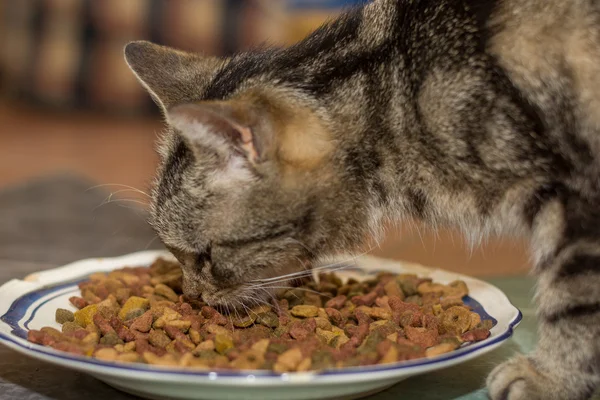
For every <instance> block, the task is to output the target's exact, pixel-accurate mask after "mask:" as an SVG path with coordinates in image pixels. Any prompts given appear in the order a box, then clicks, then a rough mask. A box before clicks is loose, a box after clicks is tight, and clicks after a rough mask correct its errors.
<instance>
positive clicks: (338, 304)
mask: <svg viewBox="0 0 600 400" xmlns="http://www.w3.org/2000/svg"><path fill="white" fill-rule="evenodd" d="M346 300H347V297H346V296H344V295H340V296H336V297H334V298H333V299H331V300H329V301H327V303H325V308H335V309H336V310H339V309H341V308H342V307H344V304H346Z"/></svg>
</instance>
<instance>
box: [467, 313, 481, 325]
mask: <svg viewBox="0 0 600 400" xmlns="http://www.w3.org/2000/svg"><path fill="white" fill-rule="evenodd" d="M480 323H481V317H480V316H479V314H477V313H475V312H472V313H471V325H469V329H475V328H477V326H479V324H480Z"/></svg>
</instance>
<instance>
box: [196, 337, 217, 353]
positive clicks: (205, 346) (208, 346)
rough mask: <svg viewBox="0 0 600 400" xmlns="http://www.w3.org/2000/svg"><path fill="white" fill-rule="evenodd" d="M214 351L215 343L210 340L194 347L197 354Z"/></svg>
mask: <svg viewBox="0 0 600 400" xmlns="http://www.w3.org/2000/svg"><path fill="white" fill-rule="evenodd" d="M214 349H215V342H214V341H212V340H205V341H204V342H202V343H200V344H199V345H198V346H196V351H197V352H198V353H199V352H201V351H212V350H214Z"/></svg>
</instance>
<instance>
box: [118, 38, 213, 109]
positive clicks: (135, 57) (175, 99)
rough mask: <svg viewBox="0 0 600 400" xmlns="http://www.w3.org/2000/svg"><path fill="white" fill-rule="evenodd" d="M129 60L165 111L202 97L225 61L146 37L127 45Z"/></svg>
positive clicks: (127, 58)
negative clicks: (160, 43)
mask: <svg viewBox="0 0 600 400" xmlns="http://www.w3.org/2000/svg"><path fill="white" fill-rule="evenodd" d="M125 60H126V61H127V65H129V68H131V70H132V71H133V72H134V73H135V75H136V77H137V78H138V80H139V81H140V82H141V83H142V85H143V86H144V87H145V88H146V90H148V92H149V93H150V95H151V96H152V98H153V100H154V101H155V102H156V104H158V106H159V107H161V109H162V111H163V113H164V112H166V110H167V109H168V108H169V107H171V106H173V105H175V104H182V103H189V102H192V101H195V100H198V98H199V97H200V96H201V94H202V92H203V91H204V89H205V88H206V86H207V85H208V84H209V83H210V81H211V80H212V78H213V76H214V74H215V73H216V72H217V70H218V69H219V68H220V66H221V65H222V64H223V60H221V59H218V58H216V57H202V56H200V55H197V54H191V53H186V52H183V51H179V50H175V49H171V48H169V47H164V46H159V45H157V44H153V43H150V42H146V41H137V42H131V43H129V44H128V45H127V46H125Z"/></svg>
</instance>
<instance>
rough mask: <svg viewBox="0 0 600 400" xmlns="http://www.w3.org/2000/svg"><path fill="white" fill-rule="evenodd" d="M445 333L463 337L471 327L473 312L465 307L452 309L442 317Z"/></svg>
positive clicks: (442, 326)
mask: <svg viewBox="0 0 600 400" xmlns="http://www.w3.org/2000/svg"><path fill="white" fill-rule="evenodd" d="M440 322H441V328H442V329H443V330H444V332H447V333H453V334H457V335H461V334H463V333H465V332H466V331H468V330H469V327H470V326H471V312H470V311H469V310H467V309H466V308H464V307H458V306H455V307H450V308H449V309H447V310H446V311H445V312H444V314H442V316H441V320H440Z"/></svg>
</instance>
